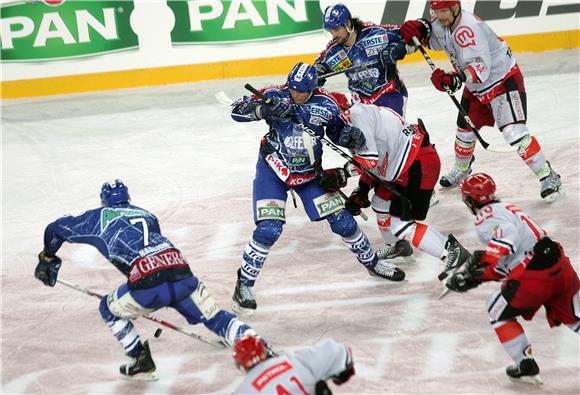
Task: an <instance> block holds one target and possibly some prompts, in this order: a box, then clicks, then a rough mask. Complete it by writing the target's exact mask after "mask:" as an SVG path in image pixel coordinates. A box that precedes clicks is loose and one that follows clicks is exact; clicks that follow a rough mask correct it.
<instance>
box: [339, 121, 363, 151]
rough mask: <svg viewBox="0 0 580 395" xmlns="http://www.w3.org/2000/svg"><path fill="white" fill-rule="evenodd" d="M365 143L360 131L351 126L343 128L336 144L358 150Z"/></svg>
mask: <svg viewBox="0 0 580 395" xmlns="http://www.w3.org/2000/svg"><path fill="white" fill-rule="evenodd" d="M366 142H367V140H366V138H365V135H364V134H363V132H362V130H360V129H359V128H357V127H356V126H352V125H346V126H345V127H343V128H342V130H341V131H340V134H339V136H338V144H339V145H342V146H343V147H345V148H348V149H353V150H360V149H362V148H363V147H364V146H365V144H366Z"/></svg>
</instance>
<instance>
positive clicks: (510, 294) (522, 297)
mask: <svg viewBox="0 0 580 395" xmlns="http://www.w3.org/2000/svg"><path fill="white" fill-rule="evenodd" d="M495 192H496V185H495V182H494V181H493V179H492V178H491V177H490V176H489V175H487V174H484V173H476V174H473V175H470V176H468V177H467V178H466V179H464V180H463V181H462V182H461V194H462V197H463V201H464V203H465V205H466V206H467V207H468V208H469V210H470V211H471V212H472V213H473V214H474V215H475V228H476V231H477V235H478V237H479V239H480V240H481V242H482V243H483V244H485V245H486V247H485V250H483V251H475V253H474V254H473V257H471V258H470V259H469V260H468V262H467V264H466V265H465V267H464V268H463V269H462V270H460V271H458V272H456V273H455V274H454V275H453V276H451V278H450V280H449V282H448V283H447V287H448V288H449V289H451V290H453V291H457V292H466V291H468V290H469V289H471V288H475V287H477V286H478V285H479V284H481V283H482V282H485V281H502V284H501V287H500V289H498V290H497V291H495V292H493V293H492V294H491V295H490V296H489V298H488V299H487V311H488V315H489V321H490V323H491V325H492V326H493V329H494V330H495V333H496V334H497V337H498V338H499V341H500V342H501V344H502V345H503V347H504V348H505V350H506V351H507V353H508V354H509V356H510V357H511V358H512V359H513V361H514V364H513V365H510V366H508V367H507V369H506V374H507V375H508V376H509V378H510V379H512V380H514V381H521V382H527V383H533V384H541V383H542V380H541V378H540V376H539V372H540V368H539V367H538V364H537V363H536V361H535V359H534V356H533V355H532V347H531V345H530V343H529V342H528V339H527V337H526V334H525V332H524V329H523V328H522V326H521V325H520V323H519V322H518V321H517V319H516V318H517V317H518V316H521V317H523V319H524V320H528V321H529V320H531V319H532V318H533V317H534V314H535V313H536V312H537V311H538V310H539V309H540V307H542V306H544V307H545V309H546V314H547V319H548V323H549V325H550V326H551V327H554V326H558V325H560V324H565V325H566V326H568V327H569V328H570V329H572V330H573V331H574V332H576V333H577V334H578V333H580V292H579V290H580V281H579V280H578V274H577V273H576V272H575V271H574V268H573V267H572V265H571V264H570V259H568V257H567V256H566V255H565V253H564V249H563V247H562V245H561V244H560V243H558V242H557V241H555V240H554V239H552V238H551V237H549V236H548V234H547V232H546V231H545V230H544V229H542V228H541V227H540V226H539V225H538V224H537V223H536V222H535V221H534V220H533V219H532V218H530V217H529V216H528V215H527V214H526V213H525V212H523V211H522V210H520V209H519V208H517V207H516V206H514V205H513V204H507V203H502V202H500V201H499V200H498V199H497V197H496V195H495Z"/></svg>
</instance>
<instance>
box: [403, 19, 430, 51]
mask: <svg viewBox="0 0 580 395" xmlns="http://www.w3.org/2000/svg"><path fill="white" fill-rule="evenodd" d="M400 30H401V37H403V40H405V42H406V43H408V44H411V45H415V43H414V42H413V36H414V37H417V38H418V39H419V41H421V42H424V41H425V39H427V38H428V37H429V35H430V34H431V23H430V22H429V21H428V20H426V19H417V20H416V21H406V22H405V23H403V24H402V25H401V28H400Z"/></svg>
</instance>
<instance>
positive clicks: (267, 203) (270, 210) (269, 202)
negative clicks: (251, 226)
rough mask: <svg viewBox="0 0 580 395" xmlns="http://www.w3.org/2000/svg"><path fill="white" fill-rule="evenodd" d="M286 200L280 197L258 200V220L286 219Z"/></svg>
mask: <svg viewBox="0 0 580 395" xmlns="http://www.w3.org/2000/svg"><path fill="white" fill-rule="evenodd" d="M285 211H286V202H285V201H284V200H279V199H262V200H258V201H256V220H258V221H262V220H264V219H278V220H281V221H285V220H286V212H285Z"/></svg>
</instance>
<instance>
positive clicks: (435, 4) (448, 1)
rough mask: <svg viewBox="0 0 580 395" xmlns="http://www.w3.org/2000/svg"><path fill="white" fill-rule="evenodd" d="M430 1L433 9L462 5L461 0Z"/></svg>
mask: <svg viewBox="0 0 580 395" xmlns="http://www.w3.org/2000/svg"><path fill="white" fill-rule="evenodd" d="M429 3H430V6H431V9H432V10H433V11H437V10H444V9H446V8H451V7H453V6H454V5H456V4H457V5H461V1H460V0H429Z"/></svg>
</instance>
